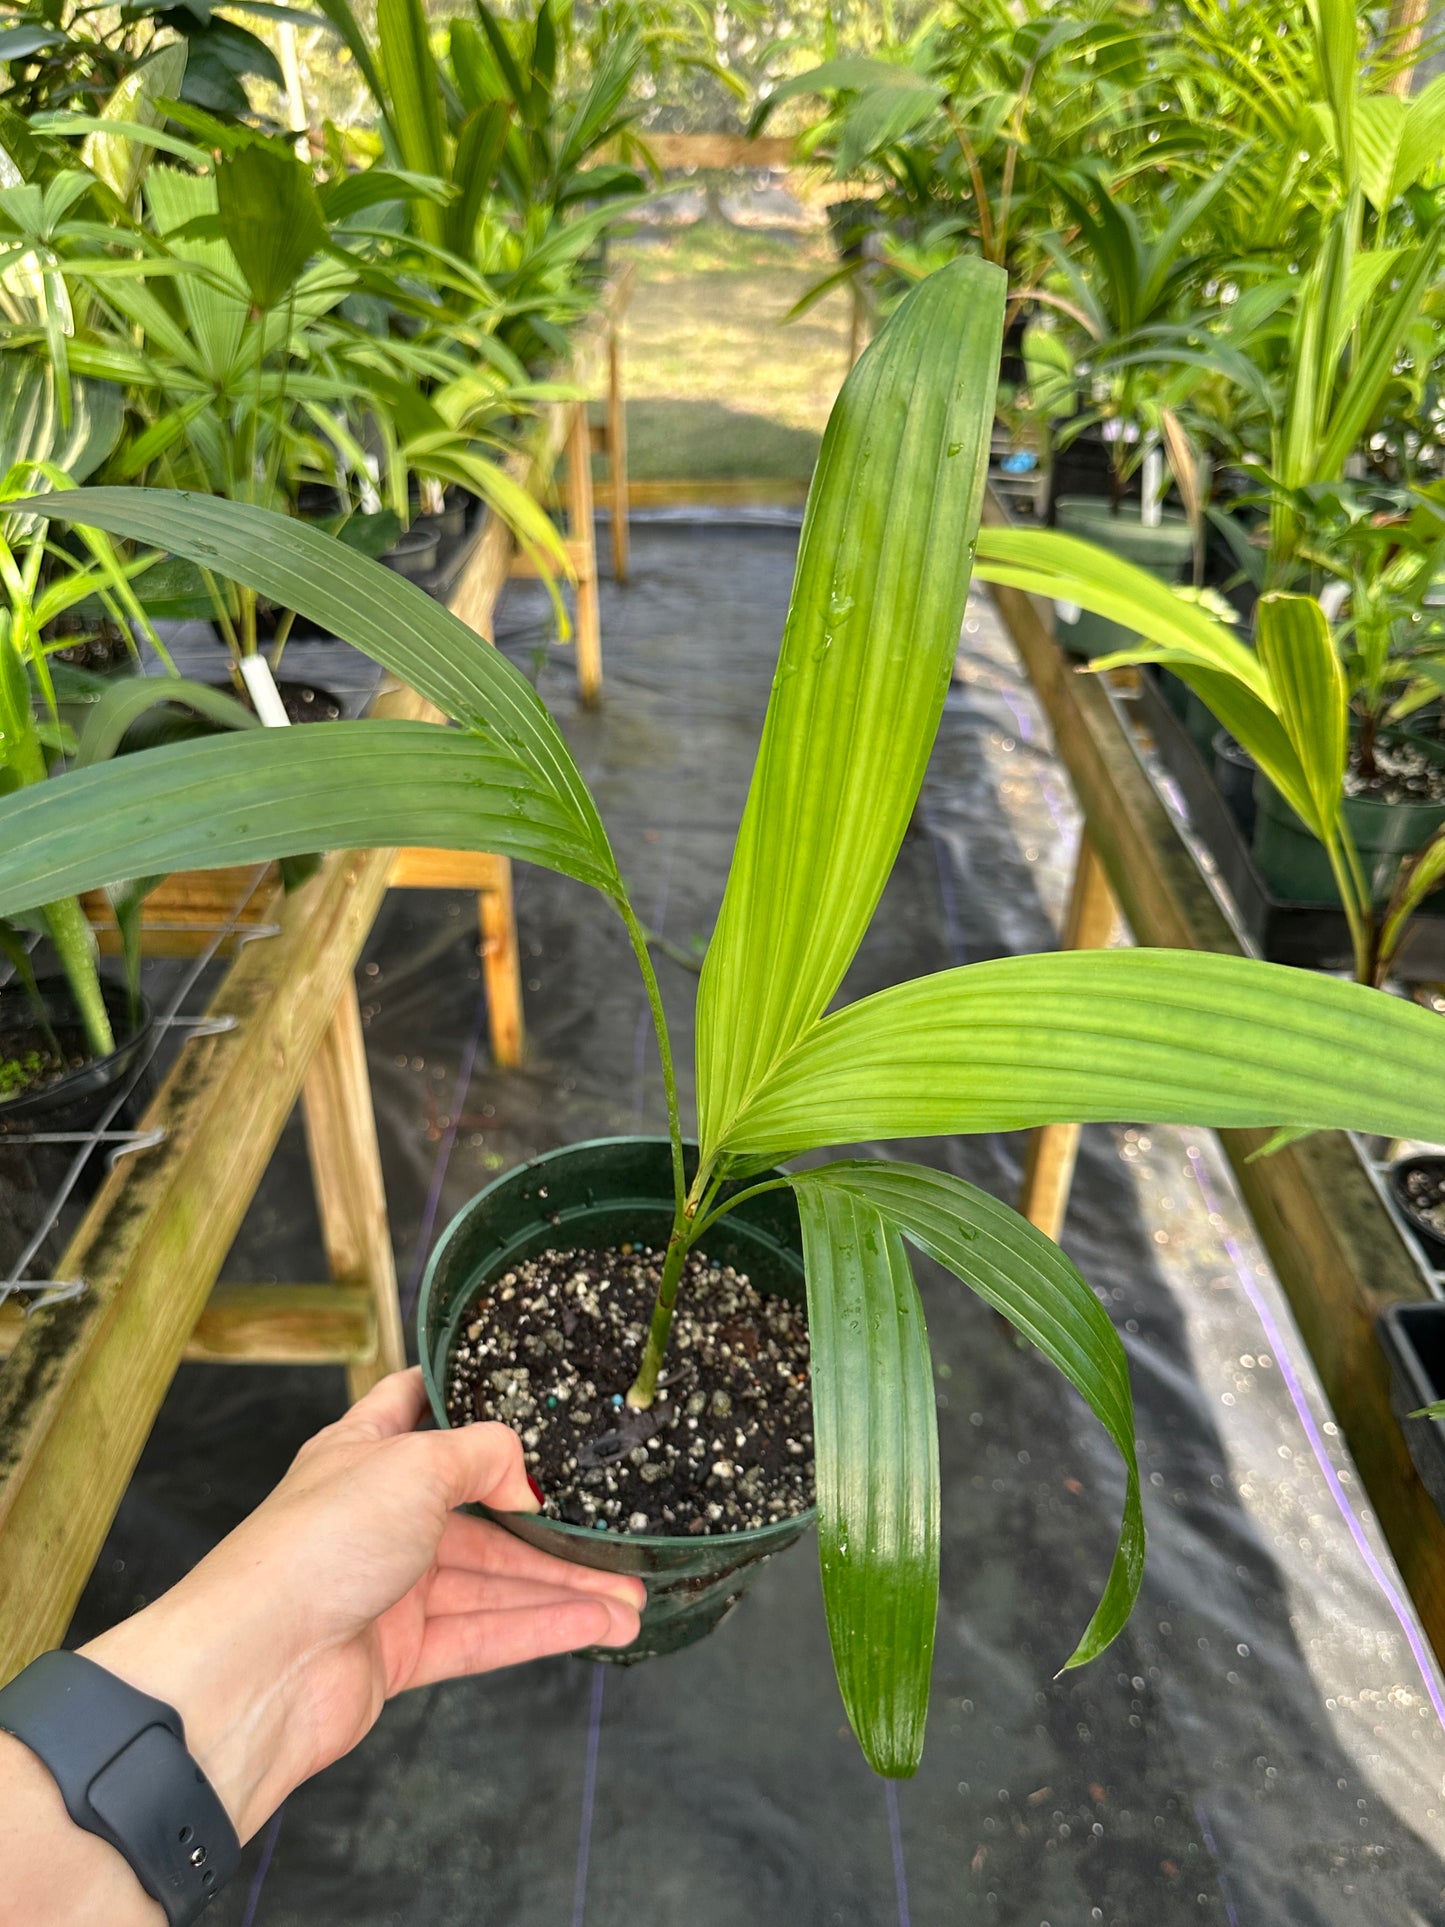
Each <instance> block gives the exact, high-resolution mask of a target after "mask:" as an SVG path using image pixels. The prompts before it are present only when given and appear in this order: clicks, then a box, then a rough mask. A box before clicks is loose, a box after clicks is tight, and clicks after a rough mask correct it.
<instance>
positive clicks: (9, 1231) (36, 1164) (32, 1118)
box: [0, 977, 154, 1278]
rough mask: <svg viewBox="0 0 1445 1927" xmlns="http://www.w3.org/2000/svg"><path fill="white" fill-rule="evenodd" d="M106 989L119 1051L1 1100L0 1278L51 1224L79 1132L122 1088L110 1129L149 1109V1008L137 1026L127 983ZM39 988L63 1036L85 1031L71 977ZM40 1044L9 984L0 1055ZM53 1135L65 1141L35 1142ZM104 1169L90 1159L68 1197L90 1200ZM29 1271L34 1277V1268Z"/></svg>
mask: <svg viewBox="0 0 1445 1927" xmlns="http://www.w3.org/2000/svg"><path fill="white" fill-rule="evenodd" d="M101 987H102V991H103V993H104V996H105V1007H106V1009H107V1010H108V1011H109V1013H110V1020H111V1025H112V1027H113V1029H114V1030H115V1033H116V1036H117V1037H118V1038H119V1039H120V1042H119V1044H118V1045H117V1047H116V1049H115V1050H114V1051H112V1052H111V1054H110V1055H109V1056H108V1057H100V1058H93V1059H92V1060H91V1061H90V1062H89V1063H87V1064H81V1065H80V1066H78V1067H77V1068H76V1069H75V1070H73V1071H70V1072H69V1073H68V1074H67V1075H66V1076H64V1077H57V1078H55V1079H54V1080H53V1081H52V1082H51V1083H49V1084H45V1085H42V1086H41V1088H40V1089H39V1090H36V1091H27V1092H25V1093H23V1094H22V1095H21V1096H19V1097H12V1098H10V1099H9V1100H8V1101H6V1102H4V1103H0V1278H8V1277H10V1276H11V1275H12V1273H13V1271H14V1269H15V1266H16V1264H17V1263H18V1261H19V1259H20V1257H21V1254H22V1253H23V1252H24V1251H25V1250H26V1247H27V1246H28V1245H29V1243H30V1241H31V1240H32V1238H33V1237H34V1235H35V1234H36V1232H37V1231H39V1229H40V1228H41V1226H42V1225H43V1224H44V1223H45V1222H46V1220H47V1218H48V1216H49V1213H50V1209H51V1204H52V1200H53V1199H54V1198H55V1196H56V1194H57V1192H58V1190H59V1188H60V1186H61V1185H62V1184H63V1183H64V1182H65V1181H66V1178H67V1175H68V1173H69V1171H70V1168H71V1166H72V1165H73V1164H74V1162H75V1158H76V1154H77V1153H78V1152H79V1151H80V1149H81V1146H80V1145H79V1144H78V1143H76V1142H74V1135H73V1134H78V1133H83V1132H87V1131H93V1130H94V1129H95V1128H96V1126H97V1125H98V1124H99V1123H100V1122H101V1120H102V1119H103V1118H104V1117H105V1115H106V1113H107V1112H108V1111H110V1110H111V1108H112V1106H114V1105H115V1102H116V1099H117V1098H118V1097H120V1096H121V1095H122V1094H123V1093H124V1094H125V1097H124V1102H123V1103H122V1104H121V1105H120V1107H119V1108H118V1109H117V1110H116V1112H115V1115H114V1117H113V1118H112V1119H111V1122H110V1126H109V1128H110V1129H112V1130H127V1129H129V1128H130V1127H131V1126H132V1125H133V1124H134V1122H135V1120H136V1118H137V1117H138V1116H139V1114H140V1111H141V1110H142V1108H143V1107H144V1104H145V1100H146V1097H147V1095H148V1090H149V1078H148V1074H147V1073H146V1072H145V1071H143V1070H140V1069H139V1067H140V1066H141V1065H142V1064H143V1063H144V1061H145V1059H146V1057H147V1055H148V1053H149V1048H150V1040H151V1033H152V1030H153V1028H154V1020H153V1018H152V1015H151V1011H150V1008H149V1006H148V1005H147V1004H145V1003H144V1001H142V1003H141V1006H140V1011H139V1021H138V1022H137V1024H136V1025H135V1027H134V1028H132V1027H131V1023H130V1014H129V1002H128V999H127V997H126V993H125V991H124V989H123V988H122V987H121V985H119V984H115V983H110V982H105V981H103V982H102V986H101ZM39 990H40V997H41V1000H42V1002H43V1003H44V1006H45V1011H46V1015H47V1016H48V1017H49V1019H50V1022H51V1025H52V1027H53V1028H54V1029H55V1030H56V1031H58V1032H60V1033H62V1041H63V1042H66V1043H69V1042H70V1041H71V1036H66V1035H64V1033H71V1035H72V1036H73V1034H74V1033H75V1032H76V1031H77V1030H79V1031H80V1035H81V1036H82V1037H83V1035H84V1032H83V1029H81V1026H80V1023H79V1014H78V1012H77V1011H76V1009H75V1006H74V1004H73V1002H72V1001H71V996H70V986H69V984H68V983H67V982H66V980H65V978H64V977H43V978H42V979H41V980H40V985H39ZM76 1041H77V1042H78V1041H79V1040H78V1039H77V1040H76ZM35 1042H36V1038H35V1034H34V1014H33V1007H32V1005H31V1002H30V998H29V996H28V994H27V992H26V990H25V987H24V985H23V984H18V983H14V982H11V983H8V984H6V985H5V987H4V989H3V990H0V1055H3V1056H10V1055H12V1054H14V1052H15V1051H16V1050H17V1049H25V1048H30V1047H32V1046H33V1045H34V1043H35ZM82 1048H83V1046H82ZM138 1072H139V1074H138ZM52 1136H54V1137H58V1138H60V1139H61V1141H60V1142H59V1143H45V1142H41V1143H36V1142H35V1141H34V1140H35V1139H36V1138H46V1137H52ZM105 1172H106V1161H105V1159H104V1158H103V1157H99V1156H96V1155H92V1156H90V1157H88V1158H87V1159H86V1160H85V1163H84V1164H83V1166H82V1167H81V1170H80V1172H79V1175H78V1176H77V1177H76V1179H75V1180H74V1182H73V1184H72V1186H71V1190H70V1203H71V1204H72V1205H75V1206H84V1205H85V1204H87V1203H88V1202H89V1200H90V1199H91V1198H92V1197H94V1195H95V1193H96V1192H97V1191H98V1190H99V1189H100V1185H101V1180H102V1179H103V1178H104V1176H105ZM42 1262H43V1258H42ZM29 1275H31V1276H34V1275H36V1273H35V1270H34V1268H33V1267H32V1269H31V1272H30V1274H29Z"/></svg>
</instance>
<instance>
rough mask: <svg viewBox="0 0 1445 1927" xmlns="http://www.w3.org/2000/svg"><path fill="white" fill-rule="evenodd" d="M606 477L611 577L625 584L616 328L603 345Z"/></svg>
mask: <svg viewBox="0 0 1445 1927" xmlns="http://www.w3.org/2000/svg"><path fill="white" fill-rule="evenodd" d="M607 473H608V476H609V478H610V480H611V483H612V573H613V575H614V576H616V578H617V580H618V581H619V582H625V581H626V580H627V570H628V566H629V562H630V552H631V537H632V531H631V529H630V528H629V527H628V523H627V515H628V501H627V404H626V402H625V401H624V400H623V396H622V336H621V333H620V331H619V330H618V329H617V328H614V329H613V330H612V336H611V339H610V340H609V341H608V344H607Z"/></svg>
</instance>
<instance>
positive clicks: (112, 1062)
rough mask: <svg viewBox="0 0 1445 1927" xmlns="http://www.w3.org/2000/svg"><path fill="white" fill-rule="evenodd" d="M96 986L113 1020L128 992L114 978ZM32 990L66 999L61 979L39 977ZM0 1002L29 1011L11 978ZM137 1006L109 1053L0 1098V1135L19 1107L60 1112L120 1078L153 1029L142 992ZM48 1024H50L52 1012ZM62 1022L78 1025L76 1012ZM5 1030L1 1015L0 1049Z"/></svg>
mask: <svg viewBox="0 0 1445 1927" xmlns="http://www.w3.org/2000/svg"><path fill="white" fill-rule="evenodd" d="M100 986H101V994H102V995H103V996H104V997H105V1004H106V1011H107V1013H108V1015H110V1016H111V1017H112V1019H113V1018H114V1016H115V1008H114V1006H115V1005H117V1004H118V1005H120V1006H121V1007H122V1008H125V1007H126V1006H128V1004H129V996H128V993H127V991H126V988H125V986H124V985H123V984H121V983H118V982H117V981H116V979H115V978H114V977H102V978H101V980H100ZM36 988H37V989H38V990H39V992H40V995H41V996H42V997H45V996H47V995H55V994H56V993H60V992H63V993H64V994H65V995H66V997H67V998H68V997H69V994H70V986H69V983H68V981H67V979H66V978H64V977H41V978H40V979H39V980H38V982H37V985H36ZM107 993H109V994H107ZM0 999H3V1003H4V1004H9V1003H11V1002H12V1001H13V1002H14V1003H15V1004H16V1005H17V1006H20V1007H23V1008H24V1009H25V1010H26V1011H30V1010H31V1003H30V994H29V992H28V991H27V990H26V988H25V986H24V984H22V983H19V982H17V981H16V980H15V979H14V978H12V979H11V980H10V981H9V982H8V983H6V984H4V985H0ZM137 1003H138V1004H139V1013H138V1019H137V1022H136V1023H135V1025H134V1026H133V1027H132V1028H131V1029H130V1030H128V1031H127V1032H126V1034H125V1035H124V1037H122V1038H120V1039H119V1041H118V1042H117V1044H116V1047H115V1049H114V1050H113V1051H108V1052H107V1053H106V1055H105V1056H104V1057H88V1058H87V1059H86V1061H85V1062H84V1063H83V1064H77V1065H76V1067H75V1069H74V1070H71V1071H67V1072H66V1073H65V1075H64V1077H57V1078H55V1079H53V1080H52V1082H50V1083H49V1084H42V1085H41V1086H40V1088H39V1089H38V1090H34V1091H22V1092H21V1093H20V1095H19V1096H18V1097H7V1098H4V1099H0V1135H4V1132H5V1122H6V1119H7V1118H8V1117H10V1116H12V1115H14V1114H15V1113H16V1112H18V1111H19V1110H20V1109H21V1107H24V1108H26V1109H29V1110H39V1111H45V1110H58V1109H64V1108H65V1107H66V1106H67V1105H69V1104H71V1103H74V1102H75V1101H76V1100H77V1099H78V1098H79V1097H81V1096H82V1095H84V1094H85V1092H86V1090H87V1088H88V1087H98V1086H100V1085H103V1084H104V1083H105V1082H106V1081H107V1077H108V1075H109V1074H110V1073H111V1072H119V1073H120V1074H121V1075H124V1074H125V1072H126V1071H127V1070H128V1069H129V1065H128V1064H127V1063H126V1061H125V1060H126V1059H129V1058H134V1056H135V1055H136V1051H137V1048H138V1047H139V1046H141V1045H143V1044H144V1042H145V1040H146V1038H147V1037H148V1036H149V1035H150V1033H151V1031H152V1030H153V1029H154V1027H155V1012H154V1011H153V1010H152V1009H151V1007H150V1004H149V1003H148V1002H147V1000H146V997H145V995H144V993H141V995H140V996H139V997H138V998H137ZM51 1021H52V1022H53V1021H54V1013H53V1012H52V1013H51ZM66 1021H68V1022H71V1023H78V1022H79V1021H80V1014H79V1012H78V1011H77V1012H74V1013H73V1014H72V1016H71V1017H70V1018H68V1019H67V1020H66ZM8 1028H9V1027H8V1026H7V1025H6V1024H5V1022H4V1018H3V1016H0V1047H3V1045H4V1041H5V1037H6V1034H7V1030H8ZM16 1028H17V1029H18V1028H19V1026H18V1025H17V1026H16Z"/></svg>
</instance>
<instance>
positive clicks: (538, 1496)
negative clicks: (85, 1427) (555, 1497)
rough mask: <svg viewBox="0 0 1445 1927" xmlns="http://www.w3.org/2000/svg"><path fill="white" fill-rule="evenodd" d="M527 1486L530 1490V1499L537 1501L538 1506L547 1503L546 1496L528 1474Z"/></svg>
mask: <svg viewBox="0 0 1445 1927" xmlns="http://www.w3.org/2000/svg"><path fill="white" fill-rule="evenodd" d="M527 1484H528V1486H529V1488H530V1489H531V1493H532V1497H533V1498H534V1499H535V1500H536V1501H537V1503H538V1505H545V1504H546V1503H547V1496H546V1494H545V1493H544V1492H543V1490H542V1488H541V1486H540V1485H538V1483H537V1481H536V1480H535V1479H534V1478H533V1477H532V1475H531V1473H530V1472H529V1473H528V1474H527Z"/></svg>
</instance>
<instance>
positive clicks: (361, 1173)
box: [303, 979, 406, 1399]
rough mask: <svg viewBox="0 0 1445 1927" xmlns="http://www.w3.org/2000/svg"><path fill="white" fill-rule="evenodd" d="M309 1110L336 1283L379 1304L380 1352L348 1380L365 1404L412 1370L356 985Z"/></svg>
mask: <svg viewBox="0 0 1445 1927" xmlns="http://www.w3.org/2000/svg"><path fill="white" fill-rule="evenodd" d="M303 1110H304V1114H305V1118H306V1147H307V1150H308V1151H309V1153H310V1156H311V1177H312V1182H313V1183H314V1185H315V1187H316V1207H317V1210H318V1212H319V1213H320V1217H321V1235H322V1237H323V1239H324V1240H325V1243H326V1256H327V1259H328V1261H329V1263H330V1265H331V1275H332V1277H333V1278H334V1279H335V1280H336V1282H337V1283H338V1284H341V1285H360V1286H362V1287H364V1288H365V1290H366V1291H367V1292H369V1293H370V1296H371V1303H372V1311H373V1318H374V1325H375V1335H376V1344H375V1348H374V1350H373V1351H372V1353H371V1355H370V1357H368V1358H364V1359H357V1360H356V1361H355V1362H354V1363H353V1364H351V1365H349V1366H348V1367H347V1372H346V1383H347V1389H348V1391H349V1392H350V1393H351V1396H352V1398H353V1399H358V1398H361V1397H362V1396H363V1394H365V1393H366V1392H369V1391H370V1390H371V1388H372V1386H373V1385H375V1384H376V1382H377V1380H378V1379H381V1378H385V1377H386V1375H387V1373H388V1372H399V1371H400V1370H401V1368H402V1367H403V1366H404V1365H405V1364H406V1340H405V1339H404V1338H403V1336H402V1330H401V1306H400V1303H399V1301H398V1299H397V1294H396V1259H395V1256H394V1254H393V1252H392V1248H391V1226H390V1223H389V1221H388V1219H387V1215H386V1191H385V1189H384V1187H383V1185H382V1180H381V1149H380V1146H379V1145H378V1144H377V1141H376V1114H375V1112H374V1111H373V1109H372V1104H371V1080H370V1077H369V1075H368V1072H367V1068H366V1039H365V1036H364V1035H363V1032H362V1027H361V1009H360V1006H359V1005H358V1003H357V999H356V983H355V980H354V979H350V980H348V981H347V983H345V984H344V985H343V986H342V989H341V992H340V995H339V996H338V997H337V999H336V1005H335V1008H334V1010H333V1011H332V1016H331V1022H330V1023H329V1024H328V1025H327V1027H326V1030H325V1032H324V1033H323V1035H322V1038H321V1041H320V1043H319V1044H318V1045H317V1048H316V1054H315V1056H314V1057H313V1058H312V1060H311V1068H310V1069H309V1070H308V1071H307V1073H306V1084H305V1101H304V1105H303Z"/></svg>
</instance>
